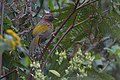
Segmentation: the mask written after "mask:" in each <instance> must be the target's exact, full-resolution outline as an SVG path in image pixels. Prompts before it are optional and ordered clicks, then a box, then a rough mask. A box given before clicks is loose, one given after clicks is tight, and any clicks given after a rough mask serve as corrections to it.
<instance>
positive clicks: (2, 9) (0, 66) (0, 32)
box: [0, 0, 4, 76]
mask: <svg viewBox="0 0 120 80" xmlns="http://www.w3.org/2000/svg"><path fill="white" fill-rule="evenodd" d="M3 17H4V0H2V1H1V25H0V35H3ZM1 74H2V54H0V76H1Z"/></svg>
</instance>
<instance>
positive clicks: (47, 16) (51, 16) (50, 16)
mask: <svg viewBox="0 0 120 80" xmlns="http://www.w3.org/2000/svg"><path fill="white" fill-rule="evenodd" d="M43 19H44V20H45V21H48V22H52V21H53V20H56V18H55V17H53V14H51V13H46V14H45V15H44V17H43Z"/></svg>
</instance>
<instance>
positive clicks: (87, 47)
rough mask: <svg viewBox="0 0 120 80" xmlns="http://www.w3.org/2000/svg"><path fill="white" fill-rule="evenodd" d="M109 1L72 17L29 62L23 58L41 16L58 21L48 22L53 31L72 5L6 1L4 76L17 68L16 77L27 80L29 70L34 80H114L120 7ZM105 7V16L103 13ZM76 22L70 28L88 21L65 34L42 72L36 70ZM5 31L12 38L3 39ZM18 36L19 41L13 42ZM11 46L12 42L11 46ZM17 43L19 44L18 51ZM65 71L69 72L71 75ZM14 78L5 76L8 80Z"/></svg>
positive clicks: (119, 53)
mask: <svg viewBox="0 0 120 80" xmlns="http://www.w3.org/2000/svg"><path fill="white" fill-rule="evenodd" d="M83 1H84V0H80V2H83ZM86 1H87V0H86ZM91 1H92V0H90V2H91ZM108 1H109V2H110V3H106V2H107V0H106V1H104V0H99V1H97V2H95V3H91V4H89V5H86V6H84V7H82V8H80V9H79V10H78V11H76V13H75V14H73V15H72V16H71V18H70V19H69V20H68V21H67V23H66V24H65V25H64V27H63V28H62V29H61V30H60V31H59V33H58V35H57V36H55V38H54V40H53V42H52V43H51V44H50V47H49V48H48V50H46V53H45V55H44V57H43V58H42V59H41V61H38V60H35V61H31V59H30V56H29V54H28V53H29V52H28V50H29V43H30V41H31V39H32V35H31V32H32V29H33V28H34V26H35V25H36V24H37V23H38V22H39V20H40V19H41V16H43V15H44V13H45V10H47V11H50V12H52V13H53V15H54V16H55V17H56V18H58V20H55V21H54V22H53V25H54V31H57V30H58V29H59V26H60V25H61V23H63V21H64V20H65V19H66V18H67V17H68V15H69V14H70V13H71V12H72V11H73V8H74V6H75V3H74V2H75V0H47V1H44V0H31V1H30V0H29V1H27V0H18V1H16V0H5V12H4V21H3V22H4V31H3V32H4V35H3V36H1V38H0V54H2V53H3V67H4V70H5V73H7V72H9V71H10V70H12V69H14V68H19V72H20V73H19V74H18V75H20V77H21V79H23V80H26V79H27V78H28V74H29V72H30V70H31V68H32V69H33V70H34V71H35V72H34V74H33V76H34V78H35V80H40V79H41V80H44V79H47V78H48V79H49V80H57V79H66V80H73V79H75V80H76V79H83V80H93V79H94V80H119V79H117V76H116V75H119V74H120V73H119V69H120V64H119V61H120V59H119V58H120V45H119V43H120V35H119V34H120V10H119V7H120V1H119V0H108ZM104 4H105V5H104ZM79 5H81V3H80V4H79ZM106 6H107V10H105V12H104V11H103V10H104V9H106ZM105 13H106V14H105ZM104 14H105V15H104ZM0 17H1V15H0ZM75 17H76V20H75V25H76V24H79V23H80V22H81V21H84V20H86V19H87V18H89V19H88V20H87V21H86V22H84V23H82V24H80V25H77V26H75V27H74V28H72V29H71V30H70V31H69V32H68V34H67V35H66V36H65V38H64V39H63V40H62V41H61V43H60V44H59V45H58V47H57V50H56V52H54V53H55V54H53V55H51V56H50V59H49V61H48V62H47V64H46V67H45V69H44V70H41V69H40V68H41V67H42V64H44V61H45V58H46V56H47V55H48V54H49V51H50V50H51V49H52V48H53V47H54V45H55V44H56V43H57V42H58V40H59V38H60V37H61V36H62V35H63V33H65V32H66V30H67V29H68V28H69V27H70V25H71V24H73V22H74V18H75ZM8 29H11V30H14V31H15V34H9V33H7V34H6V32H5V31H6V30H8ZM17 34H18V35H19V37H20V38H18V37H16V35H17ZM106 37H107V38H106ZM19 39H21V40H19ZM103 39H104V40H103ZM114 39H115V41H114ZM5 40H6V42H5ZM11 40H13V42H10V41H11ZM17 41H19V42H20V44H21V47H20V46H19V45H18V44H19V43H18V42H17ZM47 42H48V40H47V41H45V42H44V44H45V45H46V44H47ZM15 44H16V45H15ZM78 44H79V46H77V45H78ZM76 46H77V47H76ZM79 49H81V51H80V50H79ZM41 50H42V49H41ZM37 56H38V55H37ZM92 56H94V60H93V57H92ZM69 62H71V63H69ZM68 67H71V71H69V69H68ZM4 70H3V71H4ZM81 73H82V74H81ZM111 74H112V75H111ZM13 76H14V75H13ZM13 76H12V75H9V77H11V79H12V77H13ZM85 76H86V77H85ZM82 77H83V78H82ZM13 78H14V77H13Z"/></svg>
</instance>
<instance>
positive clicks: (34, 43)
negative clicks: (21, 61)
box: [29, 36, 39, 57]
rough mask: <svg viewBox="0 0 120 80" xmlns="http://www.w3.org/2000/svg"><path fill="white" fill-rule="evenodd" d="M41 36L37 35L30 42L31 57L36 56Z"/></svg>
mask: <svg viewBox="0 0 120 80" xmlns="http://www.w3.org/2000/svg"><path fill="white" fill-rule="evenodd" d="M38 42H39V36H36V37H35V38H34V39H33V40H32V41H31V43H30V48H29V54H30V56H31V57H33V56H34V53H35V49H36V48H37V47H38Z"/></svg>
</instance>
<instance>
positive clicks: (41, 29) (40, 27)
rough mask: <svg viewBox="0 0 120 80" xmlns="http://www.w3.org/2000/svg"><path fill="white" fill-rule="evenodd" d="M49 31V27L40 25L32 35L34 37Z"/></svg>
mask: <svg viewBox="0 0 120 80" xmlns="http://www.w3.org/2000/svg"><path fill="white" fill-rule="evenodd" d="M47 30H49V27H48V26H47V25H39V26H36V27H35V28H34V29H33V32H32V35H33V36H36V35H40V34H41V33H43V32H45V31H47Z"/></svg>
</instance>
